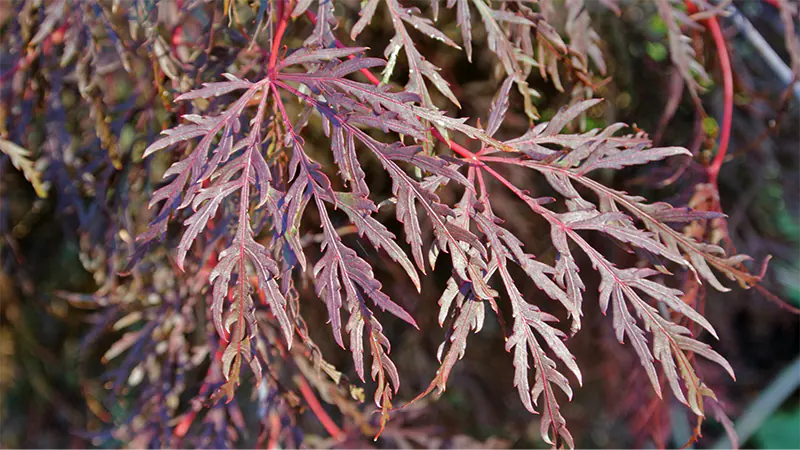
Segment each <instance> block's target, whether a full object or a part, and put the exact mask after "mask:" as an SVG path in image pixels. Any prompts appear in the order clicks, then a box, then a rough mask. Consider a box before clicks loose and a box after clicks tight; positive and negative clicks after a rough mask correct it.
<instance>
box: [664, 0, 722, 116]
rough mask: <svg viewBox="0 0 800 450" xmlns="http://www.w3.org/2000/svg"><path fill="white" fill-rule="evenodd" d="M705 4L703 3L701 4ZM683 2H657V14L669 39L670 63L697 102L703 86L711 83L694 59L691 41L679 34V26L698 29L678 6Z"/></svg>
mask: <svg viewBox="0 0 800 450" xmlns="http://www.w3.org/2000/svg"><path fill="white" fill-rule="evenodd" d="M702 3H705V2H702ZM681 4H683V2H681V1H678V0H657V1H656V5H657V6H658V13H659V14H660V15H661V18H662V19H663V20H664V23H665V24H666V25H667V32H668V39H669V54H670V58H671V59H672V63H673V64H675V67H676V68H677V69H678V71H679V72H680V74H681V76H682V77H683V80H684V81H685V82H686V86H688V87H689V92H690V93H691V94H692V97H694V98H695V100H696V101H698V102H699V94H700V93H702V92H703V91H704V88H703V84H708V83H710V82H711V78H710V77H709V76H708V73H706V70H705V68H703V65H702V64H700V63H699V62H697V59H695V52H694V48H693V47H692V40H691V38H689V37H688V36H686V35H684V34H683V33H682V32H681V25H685V26H687V27H689V28H693V29H700V27H699V25H697V24H696V23H695V22H694V21H693V20H692V19H691V18H689V16H687V15H686V13H685V12H683V11H681V10H680V9H679V8H678V6H679V5H681Z"/></svg>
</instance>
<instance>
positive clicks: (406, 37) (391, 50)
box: [350, 0, 461, 108]
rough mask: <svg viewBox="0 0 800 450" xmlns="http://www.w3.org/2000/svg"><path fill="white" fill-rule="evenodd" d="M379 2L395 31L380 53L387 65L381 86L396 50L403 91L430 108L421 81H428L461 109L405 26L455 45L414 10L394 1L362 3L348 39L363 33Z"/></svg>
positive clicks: (427, 94)
mask: <svg viewBox="0 0 800 450" xmlns="http://www.w3.org/2000/svg"><path fill="white" fill-rule="evenodd" d="M381 1H383V2H384V3H386V7H387V10H388V12H389V16H390V17H391V20H392V26H393V27H394V31H395V35H394V37H393V38H392V39H391V40H390V41H389V45H388V46H387V47H386V49H385V50H384V52H383V54H384V57H386V59H387V60H388V62H389V63H388V65H387V69H386V71H385V72H384V83H385V82H386V81H387V80H388V78H389V77H390V76H391V73H392V71H393V70H394V65H395V62H396V60H397V56H398V54H399V53H400V50H403V52H404V53H405V55H406V59H407V60H408V84H406V90H407V91H409V92H412V93H414V94H417V95H419V96H420V98H421V99H422V104H423V105H424V106H426V107H430V108H434V104H433V100H431V96H430V92H429V90H428V87H427V84H426V82H425V79H424V78H427V79H428V81H430V82H431V83H432V84H433V85H434V86H435V87H436V89H437V90H439V92H441V93H442V95H444V96H445V97H447V99H448V100H450V101H451V102H453V103H454V104H455V105H456V106H458V107H461V105H460V104H459V102H458V99H457V98H456V96H455V94H453V91H452V90H451V89H450V85H449V84H448V83H447V81H445V80H444V78H442V76H441V75H439V68H438V67H436V66H435V65H433V63H431V62H430V61H428V60H426V59H425V58H424V57H423V56H422V54H420V52H419V50H417V47H416V45H415V43H414V39H413V38H412V37H411V35H410V34H409V32H408V30H407V29H406V25H405V24H408V25H411V26H412V27H414V28H415V29H417V30H419V31H420V32H421V33H423V34H425V35H427V36H429V37H431V38H433V39H436V40H439V41H442V42H444V43H445V44H447V45H449V46H451V47H455V48H459V47H458V45H457V44H456V43H455V42H453V41H452V40H451V39H450V38H449V37H447V35H445V34H444V33H442V32H441V31H439V30H438V29H437V28H436V27H434V26H433V22H432V21H431V20H430V19H426V18H423V17H420V16H419V10H418V9H417V8H405V7H403V6H401V5H400V3H399V2H398V1H397V0H368V1H366V2H364V3H362V7H361V12H360V13H359V15H360V16H361V17H360V18H359V20H358V22H356V24H355V25H353V29H352V30H351V32H350V38H351V39H356V37H357V36H358V35H359V34H360V33H361V31H363V30H364V28H365V27H366V26H367V25H368V24H369V23H370V21H372V17H373V16H374V15H375V11H376V9H377V7H378V3H380V2H381ZM423 77H424V78H423Z"/></svg>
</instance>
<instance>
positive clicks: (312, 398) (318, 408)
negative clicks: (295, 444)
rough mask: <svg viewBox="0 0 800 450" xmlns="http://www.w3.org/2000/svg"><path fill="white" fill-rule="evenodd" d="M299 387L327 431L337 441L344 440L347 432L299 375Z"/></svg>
mask: <svg viewBox="0 0 800 450" xmlns="http://www.w3.org/2000/svg"><path fill="white" fill-rule="evenodd" d="M297 387H298V388H299V389H300V394H302V395H303V398H304V399H306V402H307V403H308V406H309V408H311V412H313V413H314V415H315V416H317V419H318V420H319V423H320V424H321V425H322V426H323V427H324V428H325V431H327V432H328V434H330V435H331V437H332V438H333V439H334V440H335V441H337V442H340V441H342V440H343V439H344V438H345V437H346V433H345V432H344V431H342V429H341V428H339V426H338V425H336V422H334V421H333V419H331V416H329V415H328V413H327V412H326V411H325V408H323V407H322V404H320V402H319V400H317V396H316V395H314V391H313V390H312V389H311V386H310V385H309V384H308V381H306V379H305V378H303V377H302V376H298V377H297Z"/></svg>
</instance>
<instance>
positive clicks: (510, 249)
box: [475, 209, 581, 448]
mask: <svg viewBox="0 0 800 450" xmlns="http://www.w3.org/2000/svg"><path fill="white" fill-rule="evenodd" d="M488 211H489V210H488V209H486V210H485V212H484V214H482V215H475V221H476V223H477V224H478V227H479V228H480V229H481V231H482V232H483V233H484V234H485V235H486V237H487V239H488V241H489V246H490V251H491V253H492V258H493V263H494V264H495V265H496V266H497V271H498V273H499V274H500V278H501V279H502V282H503V285H504V286H505V290H506V293H507V294H508V297H509V299H510V301H511V306H512V311H513V317H514V324H513V327H512V330H513V332H512V335H511V337H510V338H509V339H508V341H507V342H506V350H508V351H510V350H511V349H514V366H515V367H516V370H515V375H514V385H515V386H516V387H517V389H518V390H519V394H520V398H521V399H522V403H523V404H524V405H525V408H526V409H528V411H531V412H535V410H534V407H533V404H532V403H531V400H533V403H536V404H538V402H539V400H540V399H541V400H542V405H541V413H542V421H541V434H542V438H543V439H544V440H545V442H547V443H549V444H554V442H555V441H554V439H555V438H556V436H561V437H562V438H563V439H564V442H565V443H566V444H567V445H569V447H570V448H572V447H574V446H575V444H574V442H573V439H572V436H571V435H570V433H569V431H568V430H567V428H566V420H565V419H564V417H563V416H562V414H561V412H560V410H559V409H560V407H559V404H558V401H557V400H556V397H555V392H554V387H558V388H559V389H561V390H562V391H563V392H564V393H565V394H566V395H567V397H568V399H570V400H571V399H572V388H571V387H570V386H569V381H568V380H567V378H566V377H565V376H564V375H562V374H561V373H560V372H558V371H557V370H556V363H555V362H554V361H553V360H552V359H551V358H550V357H548V356H547V354H546V353H545V351H544V349H543V348H542V347H541V346H540V344H539V342H538V340H537V339H536V337H535V335H534V331H535V332H536V333H537V334H538V335H539V336H540V337H541V338H542V339H544V340H545V342H546V343H547V345H548V347H550V349H551V350H552V351H553V352H554V353H555V354H556V356H557V358H558V359H559V360H561V361H562V362H563V363H564V364H565V365H566V366H567V368H568V369H569V370H570V372H572V374H573V375H574V376H575V377H576V378H577V379H578V382H579V383H580V382H581V373H580V370H579V369H578V366H577V364H576V363H575V357H574V356H573V355H572V354H571V353H570V352H569V350H568V349H567V347H566V345H564V343H563V342H562V338H566V335H564V334H563V333H562V332H561V331H559V330H558V329H556V328H553V327H550V326H549V325H547V324H546V322H548V321H553V320H556V319H555V317H553V316H550V315H549V314H546V313H543V312H541V311H540V310H539V308H538V307H536V306H534V305H532V304H530V303H528V302H526V301H525V300H524V299H523V298H522V294H521V293H520V292H519V289H518V288H517V286H516V283H515V282H514V280H513V278H512V277H511V274H510V273H509V271H508V260H509V259H513V260H515V262H516V263H517V264H518V265H520V267H522V268H523V269H524V270H525V272H526V273H527V274H528V276H529V277H530V278H531V279H532V280H533V281H534V283H536V285H537V287H538V288H539V289H541V290H542V291H544V292H545V293H546V294H547V295H548V296H550V297H551V298H553V299H556V300H558V301H560V302H561V303H562V304H563V305H564V306H565V307H566V308H567V311H569V313H570V315H571V316H573V318H574V319H573V330H574V331H577V329H578V328H579V327H580V319H579V318H580V315H581V312H580V310H578V309H577V305H576V304H575V303H574V302H573V301H572V300H571V299H570V298H568V297H567V295H566V293H565V292H564V291H563V290H562V289H561V288H559V286H558V285H556V283H554V282H553V281H552V280H550V278H548V277H547V276H546V274H552V273H553V272H554V270H553V269H552V268H550V267H548V266H546V265H544V264H542V263H539V262H537V261H534V260H533V256H531V255H527V254H525V253H524V252H523V251H522V243H521V242H520V241H519V240H518V239H517V238H516V237H514V236H513V235H512V234H511V233H509V232H508V231H506V230H505V229H503V228H502V227H500V226H498V225H496V224H495V223H494V220H493V217H492V216H491V215H490V214H489V213H488ZM529 350H530V352H531V357H532V359H533V366H534V371H535V372H534V378H535V380H536V381H535V382H534V385H533V388H532V389H530V388H529V384H528V369H529V368H530V366H529V365H528V351H529ZM551 429H552V433H551Z"/></svg>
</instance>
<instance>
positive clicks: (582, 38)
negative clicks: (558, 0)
mask: <svg viewBox="0 0 800 450" xmlns="http://www.w3.org/2000/svg"><path fill="white" fill-rule="evenodd" d="M565 6H566V7H567V23H566V25H565V29H566V32H567V36H569V46H570V50H572V52H573V53H574V55H575V56H573V58H572V64H573V66H574V67H575V68H576V69H577V70H580V71H583V72H588V71H589V59H591V61H592V62H593V63H594V64H595V65H596V66H597V68H598V70H599V71H600V73H601V74H603V75H605V73H606V63H605V60H604V59H603V52H602V50H600V46H599V43H600V35H598V34H597V31H595V30H594V28H592V25H591V19H590V18H589V13H588V12H587V11H586V4H585V1H584V0H567V2H566V4H565Z"/></svg>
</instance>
